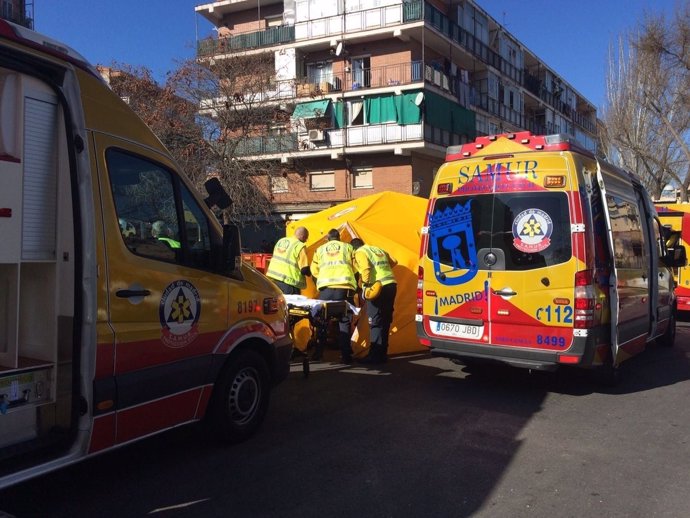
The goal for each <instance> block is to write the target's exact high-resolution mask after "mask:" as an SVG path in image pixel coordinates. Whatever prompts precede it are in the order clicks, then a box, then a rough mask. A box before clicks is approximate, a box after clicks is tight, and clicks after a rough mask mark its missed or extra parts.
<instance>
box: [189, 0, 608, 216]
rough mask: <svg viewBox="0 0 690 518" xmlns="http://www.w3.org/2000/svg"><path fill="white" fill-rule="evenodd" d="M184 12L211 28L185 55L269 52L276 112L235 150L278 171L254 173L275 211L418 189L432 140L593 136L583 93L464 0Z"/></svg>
mask: <svg viewBox="0 0 690 518" xmlns="http://www.w3.org/2000/svg"><path fill="white" fill-rule="evenodd" d="M196 12H197V13H198V14H199V15H201V16H203V17H204V18H206V19H207V20H209V21H210V22H211V23H213V25H214V26H215V27H216V29H217V37H215V36H214V37H213V38H211V39H204V40H200V41H198V49H197V50H198V57H199V58H208V59H214V60H219V59H223V58H231V57H232V56H234V55H237V54H243V55H248V54H251V53H257V52H268V53H271V54H272V56H273V60H274V65H275V80H274V81H273V82H272V87H271V91H270V92H265V96H266V97H265V99H266V100H269V99H270V102H273V103H275V104H276V105H277V106H279V107H280V109H281V110H285V111H287V112H288V113H289V114H290V117H289V118H290V120H289V122H287V123H286V122H285V121H281V122H279V121H276V124H275V126H274V127H271V128H269V129H268V130H267V131H266V134H264V135H257V136H256V137H255V140H254V141H253V142H252V145H250V146H246V153H245V155H246V157H247V159H251V158H256V157H258V156H260V157H261V158H262V159H267V160H271V161H274V163H275V164H276V169H279V170H281V171H283V173H282V174H281V175H272V176H266V178H265V182H263V185H264V186H265V189H266V192H267V195H268V196H270V197H271V199H272V201H273V204H274V207H275V214H276V217H277V218H281V219H299V218H301V217H303V216H305V215H308V214H312V213H314V212H316V211H319V210H322V209H324V208H326V207H329V206H332V205H334V204H337V203H341V202H343V201H348V200H351V199H354V198H358V197H361V196H366V195H369V194H373V193H376V192H380V191H385V190H392V191H398V192H403V193H407V194H414V195H419V196H423V197H426V196H428V194H429V189H430V187H431V183H432V179H433V176H434V173H435V171H436V169H437V168H438V166H439V165H440V164H441V163H442V162H443V159H444V154H445V150H446V147H447V146H449V145H454V144H461V143H465V142H467V141H471V140H473V139H474V138H475V137H476V136H477V135H485V134H495V133H502V132H511V131H519V130H524V129H527V130H530V131H532V132H534V133H540V134H544V133H547V134H550V133H568V134H571V135H573V136H575V137H576V138H577V139H578V140H579V141H580V142H581V143H582V144H584V145H585V146H587V147H589V148H590V149H594V147H595V136H596V109H595V107H594V106H593V105H592V103H590V102H589V101H588V100H587V99H585V98H584V97H583V96H582V95H580V94H579V93H578V92H577V91H576V90H575V89H574V88H573V87H572V86H571V85H570V84H569V83H568V82H567V80H566V78H565V77H562V76H561V75H559V74H558V72H557V71H555V70H553V69H551V68H550V67H549V66H548V64H547V63H544V62H543V61H541V60H540V59H539V57H538V56H536V55H535V54H534V53H532V52H531V51H530V50H529V49H527V48H526V47H525V46H524V45H523V44H522V43H520V42H519V41H518V40H517V39H516V38H515V37H514V36H512V35H511V34H510V33H509V32H508V31H507V30H506V29H505V28H504V27H502V26H501V24H499V23H498V22H497V21H496V20H494V19H493V18H492V17H491V16H489V15H488V14H487V13H486V12H485V11H484V10H483V9H482V8H481V6H480V5H478V3H477V2H475V1H473V0H445V1H442V0H426V1H425V0H329V1H325V0H221V1H217V2H213V3H207V4H203V5H199V6H197V7H196ZM237 95H241V92H237ZM209 102H223V99H214V100H212V101H209ZM297 163H299V164H300V166H299V167H296V164H297ZM391 217H394V215H392V216H391Z"/></svg>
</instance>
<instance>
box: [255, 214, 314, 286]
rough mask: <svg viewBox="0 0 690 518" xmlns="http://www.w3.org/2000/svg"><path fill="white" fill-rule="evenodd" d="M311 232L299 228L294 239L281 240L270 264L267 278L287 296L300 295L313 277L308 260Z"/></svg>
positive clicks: (285, 238) (274, 250)
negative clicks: (311, 276)
mask: <svg viewBox="0 0 690 518" xmlns="http://www.w3.org/2000/svg"><path fill="white" fill-rule="evenodd" d="M307 239H309V231H308V230H307V229H306V228H305V227H297V229H296V230H295V234H294V237H284V238H282V239H279V240H278V242H277V243H276V246H275V248H274V249H273V255H272V256H271V261H270V263H268V270H267V271H266V277H268V278H269V279H271V280H272V281H273V282H274V283H275V284H276V286H278V288H280V291H282V292H283V293H284V294H285V295H299V294H300V292H301V291H302V290H303V289H304V288H306V287H307V280H306V277H309V276H310V275H311V272H310V270H309V259H308V258H307V246H306V245H305V244H304V243H306V241H307Z"/></svg>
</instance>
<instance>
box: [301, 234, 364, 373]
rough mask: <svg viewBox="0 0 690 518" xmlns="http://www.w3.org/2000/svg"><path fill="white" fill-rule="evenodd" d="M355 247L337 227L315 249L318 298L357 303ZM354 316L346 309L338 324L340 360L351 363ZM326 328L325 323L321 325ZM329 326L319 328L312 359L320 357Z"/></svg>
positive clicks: (314, 270)
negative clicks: (346, 240) (343, 238)
mask: <svg viewBox="0 0 690 518" xmlns="http://www.w3.org/2000/svg"><path fill="white" fill-rule="evenodd" d="M353 260H354V250H353V249H352V245H350V243H345V242H343V241H341V240H340V232H338V231H337V230H336V229H334V228H333V229H331V230H329V231H328V241H326V243H324V244H323V245H321V246H320V247H319V248H317V249H316V252H315V253H314V257H313V259H312V262H311V274H312V275H313V276H314V281H315V282H316V288H317V289H318V290H319V300H346V301H348V302H349V303H350V304H353V303H354V297H355V292H356V290H357V280H356V279H355V269H354V264H353ZM351 322H352V317H351V314H350V311H346V312H345V313H344V315H343V316H342V317H341V318H340V321H339V323H338V345H339V346H340V355H341V360H342V361H343V362H344V363H348V364H350V363H352V347H351V345H350V324H351ZM322 327H324V328H325V327H326V326H322ZM327 331H328V330H327V329H319V336H318V340H317V345H316V351H315V352H314V356H313V357H312V359H313V360H319V359H321V355H322V353H323V349H324V347H325V345H326V338H327Z"/></svg>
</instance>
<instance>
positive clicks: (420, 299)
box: [417, 266, 424, 315]
mask: <svg viewBox="0 0 690 518" xmlns="http://www.w3.org/2000/svg"><path fill="white" fill-rule="evenodd" d="M423 286H424V268H423V267H421V266H420V267H419V269H418V270H417V314H418V315H421V314H422V305H423V303H424V289H423Z"/></svg>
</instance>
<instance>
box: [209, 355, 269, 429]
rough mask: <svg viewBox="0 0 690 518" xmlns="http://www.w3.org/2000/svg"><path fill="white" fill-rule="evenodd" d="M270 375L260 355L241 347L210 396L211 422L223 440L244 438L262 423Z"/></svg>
mask: <svg viewBox="0 0 690 518" xmlns="http://www.w3.org/2000/svg"><path fill="white" fill-rule="evenodd" d="M269 397H270V375H269V372H268V367H267V366H266V362H265V361H264V360H263V358H262V357H261V356H260V355H259V354H257V353H255V352H254V351H240V352H239V353H238V354H237V356H235V357H234V358H231V359H230V361H229V363H228V364H227V365H226V366H225V367H224V368H223V370H222V371H221V373H220V376H219V378H218V384H217V385H216V388H215V391H214V393H213V399H212V400H211V408H210V411H211V416H210V417H211V419H210V421H211V426H212V429H213V431H214V433H215V434H216V435H217V436H218V437H219V438H220V439H221V440H223V441H225V442H229V443H238V442H242V441H245V440H247V439H248V438H249V437H251V436H252V435H253V434H254V433H255V432H256V431H257V430H258V428H259V427H260V426H261V423H262V422H263V420H264V417H265V416H266V411H267V410H268V402H269Z"/></svg>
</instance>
